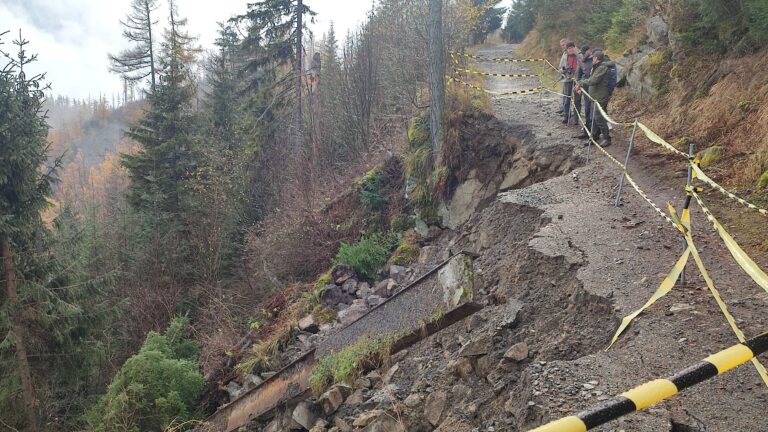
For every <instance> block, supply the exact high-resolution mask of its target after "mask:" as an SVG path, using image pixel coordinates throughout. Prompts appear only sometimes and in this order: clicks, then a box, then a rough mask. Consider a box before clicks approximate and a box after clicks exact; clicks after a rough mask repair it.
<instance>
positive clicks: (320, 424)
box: [309, 419, 328, 432]
mask: <svg viewBox="0 0 768 432" xmlns="http://www.w3.org/2000/svg"><path fill="white" fill-rule="evenodd" d="M327 427H328V422H327V421H325V420H323V419H318V420H317V422H315V425H314V426H312V429H310V430H309V432H325V430H326V428H327Z"/></svg>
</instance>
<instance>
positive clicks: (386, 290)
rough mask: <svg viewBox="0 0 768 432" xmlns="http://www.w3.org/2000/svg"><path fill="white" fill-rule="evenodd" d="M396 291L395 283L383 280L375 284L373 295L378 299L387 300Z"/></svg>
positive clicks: (390, 280) (391, 280) (392, 280)
mask: <svg viewBox="0 0 768 432" xmlns="http://www.w3.org/2000/svg"><path fill="white" fill-rule="evenodd" d="M395 289H397V282H396V281H395V280H394V279H384V280H383V281H381V282H379V283H377V284H376V288H374V290H373V294H374V295H377V296H379V297H384V298H387V297H389V296H391V295H392V294H394V292H395Z"/></svg>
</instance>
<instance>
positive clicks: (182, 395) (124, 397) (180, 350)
mask: <svg viewBox="0 0 768 432" xmlns="http://www.w3.org/2000/svg"><path fill="white" fill-rule="evenodd" d="M187 325H188V320H187V319H186V318H176V319H174V320H173V322H171V325H170V326H169V328H168V330H167V331H166V333H165V335H161V334H159V333H157V332H150V333H149V335H147V338H146V340H145V342H144V346H142V348H141V350H140V351H139V353H138V354H136V355H134V356H132V357H131V358H129V359H128V360H127V361H126V362H125V364H124V365H123V367H121V368H120V370H119V371H118V373H117V374H116V375H115V378H114V380H113V381H112V384H110V386H109V388H108V389H107V393H106V394H105V395H103V396H102V397H101V398H100V399H99V400H98V401H97V402H96V404H95V405H94V406H93V407H92V408H91V409H90V410H89V411H88V413H87V414H86V419H87V421H88V423H89V424H90V425H91V426H92V428H93V429H94V430H96V431H113V430H124V431H145V430H163V429H166V428H168V427H173V426H178V425H180V424H181V423H184V422H187V421H189V420H191V419H193V418H195V417H197V415H196V414H195V412H194V405H195V401H196V400H197V395H198V394H199V393H200V391H201V390H202V389H203V386H204V385H205V380H204V379H203V376H202V375H201V374H200V372H199V371H198V369H197V359H196V357H197V353H198V349H199V348H198V347H197V344H196V343H195V342H194V341H192V340H190V339H188V338H187V336H186V334H185V331H186V327H187Z"/></svg>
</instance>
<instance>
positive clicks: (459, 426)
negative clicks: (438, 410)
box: [435, 417, 490, 432]
mask: <svg viewBox="0 0 768 432" xmlns="http://www.w3.org/2000/svg"><path fill="white" fill-rule="evenodd" d="M473 430H474V429H473V428H472V426H471V425H469V424H467V423H466V422H465V421H464V420H459V419H457V418H453V417H448V418H447V419H445V421H444V422H442V423H440V427H438V428H437V429H435V432H472V431H473ZM488 430H490V429H488Z"/></svg>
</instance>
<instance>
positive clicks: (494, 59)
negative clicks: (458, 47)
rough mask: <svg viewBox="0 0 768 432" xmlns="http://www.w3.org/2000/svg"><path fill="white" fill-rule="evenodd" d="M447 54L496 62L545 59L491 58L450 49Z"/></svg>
mask: <svg viewBox="0 0 768 432" xmlns="http://www.w3.org/2000/svg"><path fill="white" fill-rule="evenodd" d="M449 54H450V55H451V56H460V57H466V58H471V59H473V60H480V61H490V62H496V63H534V62H540V61H546V59H543V58H529V59H516V58H509V57H496V58H492V57H487V56H481V55H476V54H467V53H461V52H456V51H450V52H449Z"/></svg>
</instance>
